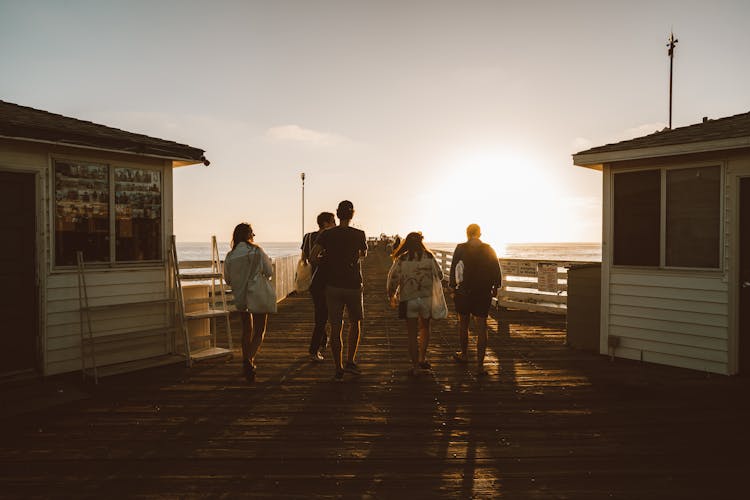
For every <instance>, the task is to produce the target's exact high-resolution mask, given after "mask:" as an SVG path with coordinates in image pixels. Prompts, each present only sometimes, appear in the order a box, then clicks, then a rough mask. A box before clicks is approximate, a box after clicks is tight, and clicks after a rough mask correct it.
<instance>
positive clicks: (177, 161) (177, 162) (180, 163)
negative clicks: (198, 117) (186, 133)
mask: <svg viewBox="0 0 750 500" xmlns="http://www.w3.org/2000/svg"><path fill="white" fill-rule="evenodd" d="M0 139H9V140H12V141H24V142H34V143H38V144H52V145H54V146H63V147H68V148H79V149H89V150H92V151H106V152H108V153H118V154H126V155H135V156H145V157H148V158H158V159H161V160H172V168H177V167H185V166H188V165H196V164H198V163H202V164H204V165H206V166H208V164H209V163H210V162H209V161H208V160H207V159H206V157H205V156H203V157H201V158H200V159H195V158H183V157H178V156H174V155H157V154H150V153H138V152H134V151H126V150H122V149H110V148H102V147H97V146H86V145H83V144H75V143H70V142H60V141H48V140H44V139H34V138H31V137H13V136H8V135H0Z"/></svg>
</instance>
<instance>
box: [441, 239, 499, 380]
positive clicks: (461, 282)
mask: <svg viewBox="0 0 750 500" xmlns="http://www.w3.org/2000/svg"><path fill="white" fill-rule="evenodd" d="M481 235H482V232H481V230H480V228H479V226H478V225H477V224H469V226H468V227H467V228H466V237H467V241H466V243H460V244H459V245H458V246H457V247H456V250H455V251H454V252H453V261H452V263H451V271H450V281H449V286H450V288H451V289H453V290H454V301H455V306H456V312H457V313H458V340H459V345H460V347H461V350H460V351H458V352H456V353H454V354H453V359H454V360H455V361H457V362H459V363H467V362H468V361H469V354H468V350H469V322H470V320H471V317H472V316H474V325H475V329H476V334H477V375H479V376H483V375H487V370H485V368H484V355H485V352H486V350H487V315H488V314H489V310H490V305H491V304H492V297H494V296H495V294H496V293H497V289H498V287H499V286H500V284H501V283H502V275H501V272H500V263H499V262H498V260H497V254H496V253H495V251H494V250H493V249H492V247H491V246H490V245H488V244H487V243H483V242H482V241H481V240H480V239H479V237H480V236H481Z"/></svg>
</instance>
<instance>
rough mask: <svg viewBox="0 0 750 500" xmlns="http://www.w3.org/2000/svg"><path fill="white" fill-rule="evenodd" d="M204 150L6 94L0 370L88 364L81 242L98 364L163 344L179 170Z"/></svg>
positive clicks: (60, 369) (167, 340)
mask: <svg viewBox="0 0 750 500" xmlns="http://www.w3.org/2000/svg"><path fill="white" fill-rule="evenodd" d="M203 153H204V152H203V150H201V149H198V148H193V147H190V146H186V145H183V144H178V143H175V142H171V141H166V140H162V139H156V138H152V137H148V136H145V135H141V134H135V133H130V132H126V131H123V130H119V129H115V128H110V127H106V126H103V125H97V124H94V123H91V122H87V121H83V120H77V119H75V118H69V117H65V116H61V115H57V114H53V113H48V112H45V111H41V110H37V109H33V108H29V107H24V106H19V105H16V104H12V103H8V102H3V101H0V191H2V192H0V234H2V235H3V236H2V244H0V283H1V287H0V290H1V291H0V294H2V295H1V297H0V315H1V316H2V320H1V321H0V376H3V375H9V374H16V373H37V374H41V375H52V374H58V373H64V372H70V371H74V370H79V369H81V335H80V331H81V316H80V311H79V309H80V308H79V286H78V279H77V272H76V251H78V250H82V251H83V255H84V259H85V263H86V268H87V280H88V294H89V303H90V304H91V305H107V304H118V303H124V302H135V301H153V303H151V304H145V305H143V304H142V305H139V306H136V307H122V308H112V309H111V310H110V311H109V312H108V313H107V314H102V315H100V316H99V317H97V318H93V329H94V330H96V333H97V335H101V336H107V335H109V336H110V337H109V338H111V339H112V342H111V344H110V345H108V346H106V347H103V348H102V349H101V351H100V353H99V356H100V359H99V360H98V362H99V363H100V364H107V363H117V362H128V361H134V360H142V359H149V358H155V357H158V356H162V355H167V354H168V353H170V352H171V351H172V350H173V342H174V336H173V334H172V332H171V331H170V329H173V328H174V313H173V310H172V304H169V303H167V302H166V300H167V299H168V298H169V297H170V286H171V283H172V280H171V276H170V274H171V273H170V272H169V270H168V267H167V257H168V250H169V241H170V236H171V235H172V232H173V231H172V217H173V214H172V169H173V168H175V167H178V166H183V165H192V164H197V163H204V164H206V165H207V164H208V161H207V160H206V159H205V157H204V155H203Z"/></svg>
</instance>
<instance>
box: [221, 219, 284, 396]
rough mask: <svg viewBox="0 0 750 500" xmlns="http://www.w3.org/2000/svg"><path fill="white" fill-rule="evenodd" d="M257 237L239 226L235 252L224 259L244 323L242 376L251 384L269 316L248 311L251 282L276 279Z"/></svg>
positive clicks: (234, 237) (246, 226)
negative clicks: (260, 279) (271, 277)
mask: <svg viewBox="0 0 750 500" xmlns="http://www.w3.org/2000/svg"><path fill="white" fill-rule="evenodd" d="M254 237H255V233H253V228H252V226H250V224H248V223H247V222H242V223H240V224H237V226H236V227H235V228H234V233H233V234H232V249H231V250H230V251H229V253H227V256H226V258H225V259H224V280H225V281H226V282H227V283H228V284H229V286H231V287H232V293H233V295H234V305H235V306H236V307H237V310H238V311H239V312H240V317H241V319H242V373H243V375H244V376H245V378H246V379H247V381H248V382H252V381H253V380H255V370H256V366H255V356H256V354H258V351H259V350H260V346H261V344H262V343H263V337H264V335H265V333H266V324H267V322H268V313H267V312H256V311H252V310H248V282H249V281H250V280H253V279H255V278H256V277H257V276H258V275H260V277H261V278H262V279H268V277H270V276H272V275H273V263H272V262H271V259H270V257H268V255H266V252H264V251H263V249H262V248H261V247H260V246H259V245H257V244H256V243H254V242H253V238H254Z"/></svg>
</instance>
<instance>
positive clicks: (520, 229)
mask: <svg viewBox="0 0 750 500" xmlns="http://www.w3.org/2000/svg"><path fill="white" fill-rule="evenodd" d="M436 170H437V171H438V172H440V175H437V176H436V178H435V181H434V183H433V186H432V193H431V196H430V197H431V198H433V199H434V203H432V204H431V206H430V217H429V220H430V221H431V224H428V225H426V227H425V230H426V231H430V233H431V234H434V235H435V237H433V238H431V239H433V240H434V241H461V240H463V238H464V237H465V234H464V230H465V228H466V226H467V225H468V224H470V223H476V224H479V225H480V227H481V228H482V235H483V236H482V239H483V240H484V241H487V242H488V243H490V244H492V245H493V246H495V247H496V249H497V248H499V247H502V246H504V245H505V244H506V243H508V242H528V241H544V240H545V238H544V234H543V227H544V226H545V224H548V223H550V222H553V221H552V219H554V212H553V211H552V212H551V211H549V210H548V208H547V207H548V206H549V204H550V203H549V202H550V200H553V197H554V190H553V189H552V186H550V183H548V182H546V181H545V177H544V175H543V174H542V168H540V166H539V165H538V164H536V163H535V162H534V159H533V157H532V156H531V155H528V154H522V153H515V152H513V151H511V150H507V149H499V150H498V149H496V150H492V149H489V150H488V149H485V150H478V151H470V152H463V153H462V154H458V155H456V156H454V157H452V158H448V159H446V161H445V164H444V165H443V166H441V167H439V168H437V169H436Z"/></svg>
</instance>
